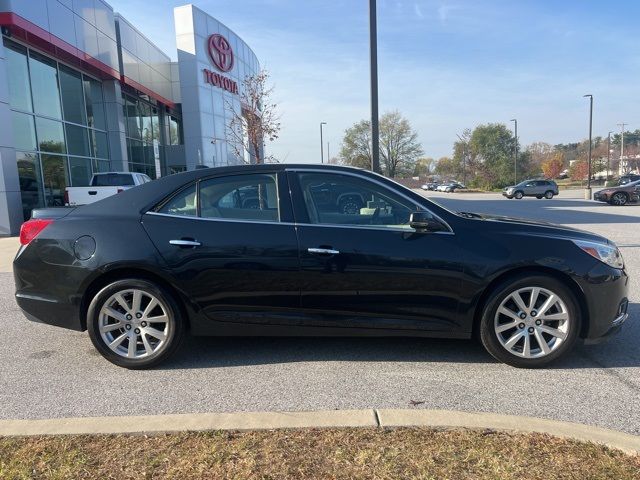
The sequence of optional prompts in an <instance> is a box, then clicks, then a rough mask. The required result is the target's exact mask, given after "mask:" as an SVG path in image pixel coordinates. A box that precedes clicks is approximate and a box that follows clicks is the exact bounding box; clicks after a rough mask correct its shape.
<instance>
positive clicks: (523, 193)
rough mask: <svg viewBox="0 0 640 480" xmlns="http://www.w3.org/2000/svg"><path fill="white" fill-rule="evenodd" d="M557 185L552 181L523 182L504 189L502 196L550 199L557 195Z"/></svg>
mask: <svg viewBox="0 0 640 480" xmlns="http://www.w3.org/2000/svg"><path fill="white" fill-rule="evenodd" d="M558 193H560V192H559V190H558V185H557V184H556V182H554V181H553V180H525V181H524V182H520V183H519V184H517V185H515V186H513V187H505V189H504V190H502V195H504V196H505V197H507V198H517V199H518V200H520V199H521V198H522V197H536V198H543V197H544V198H546V199H549V200H550V199H552V198H553V197H554V195H558Z"/></svg>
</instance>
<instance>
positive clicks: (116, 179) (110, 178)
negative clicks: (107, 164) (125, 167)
mask: <svg viewBox="0 0 640 480" xmlns="http://www.w3.org/2000/svg"><path fill="white" fill-rule="evenodd" d="M127 185H133V175H129V174H127V173H101V174H100V175H95V176H94V177H93V181H92V182H91V186H92V187H119V186H127Z"/></svg>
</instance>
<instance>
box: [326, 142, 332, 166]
mask: <svg viewBox="0 0 640 480" xmlns="http://www.w3.org/2000/svg"><path fill="white" fill-rule="evenodd" d="M330 146H331V142H327V163H331V150H329V147H330Z"/></svg>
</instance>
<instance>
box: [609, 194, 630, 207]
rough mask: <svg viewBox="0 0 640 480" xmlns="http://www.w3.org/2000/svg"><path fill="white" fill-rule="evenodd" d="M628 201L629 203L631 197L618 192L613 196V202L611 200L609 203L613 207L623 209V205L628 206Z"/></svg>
mask: <svg viewBox="0 0 640 480" xmlns="http://www.w3.org/2000/svg"><path fill="white" fill-rule="evenodd" d="M628 201H629V197H628V196H627V194H626V193H624V192H616V193H614V194H613V195H611V200H609V203H610V204H611V205H616V206H618V207H622V206H623V205H626V204H627V202H628Z"/></svg>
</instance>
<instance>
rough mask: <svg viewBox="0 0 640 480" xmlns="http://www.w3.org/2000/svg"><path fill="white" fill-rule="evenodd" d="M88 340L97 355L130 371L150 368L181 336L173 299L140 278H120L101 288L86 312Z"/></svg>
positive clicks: (181, 323)
mask: <svg viewBox="0 0 640 480" xmlns="http://www.w3.org/2000/svg"><path fill="white" fill-rule="evenodd" d="M87 330H88V331H89V337H90V338H91V341H92V342H93V345H94V346H95V348H96V349H97V350H98V352H100V354H101V355H102V356H103V357H104V358H106V359H107V360H109V361H110V362H111V363H114V364H116V365H118V366H121V367H125V368H130V369H144V368H150V367H153V366H155V365H157V364H159V363H161V362H163V361H164V360H166V359H167V358H168V357H169V356H170V355H172V354H173V353H174V352H175V351H176V350H177V348H178V347H179V346H180V343H181V342H182V338H183V337H184V322H183V319H182V318H181V314H180V309H179V308H178V306H177V304H176V301H175V300H174V299H173V297H172V296H171V295H170V294H169V293H168V292H166V291H165V290H164V289H163V288H162V287H160V286H159V285H156V284H155V283H153V282H150V281H147V280H142V279H133V278H131V279H123V280H118V281H115V282H113V283H111V284H109V285H107V286H106V287H104V288H103V289H101V290H100V291H99V292H98V293H97V294H96V295H95V297H94V298H93V300H92V301H91V304H90V305H89V308H88V311H87Z"/></svg>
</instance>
